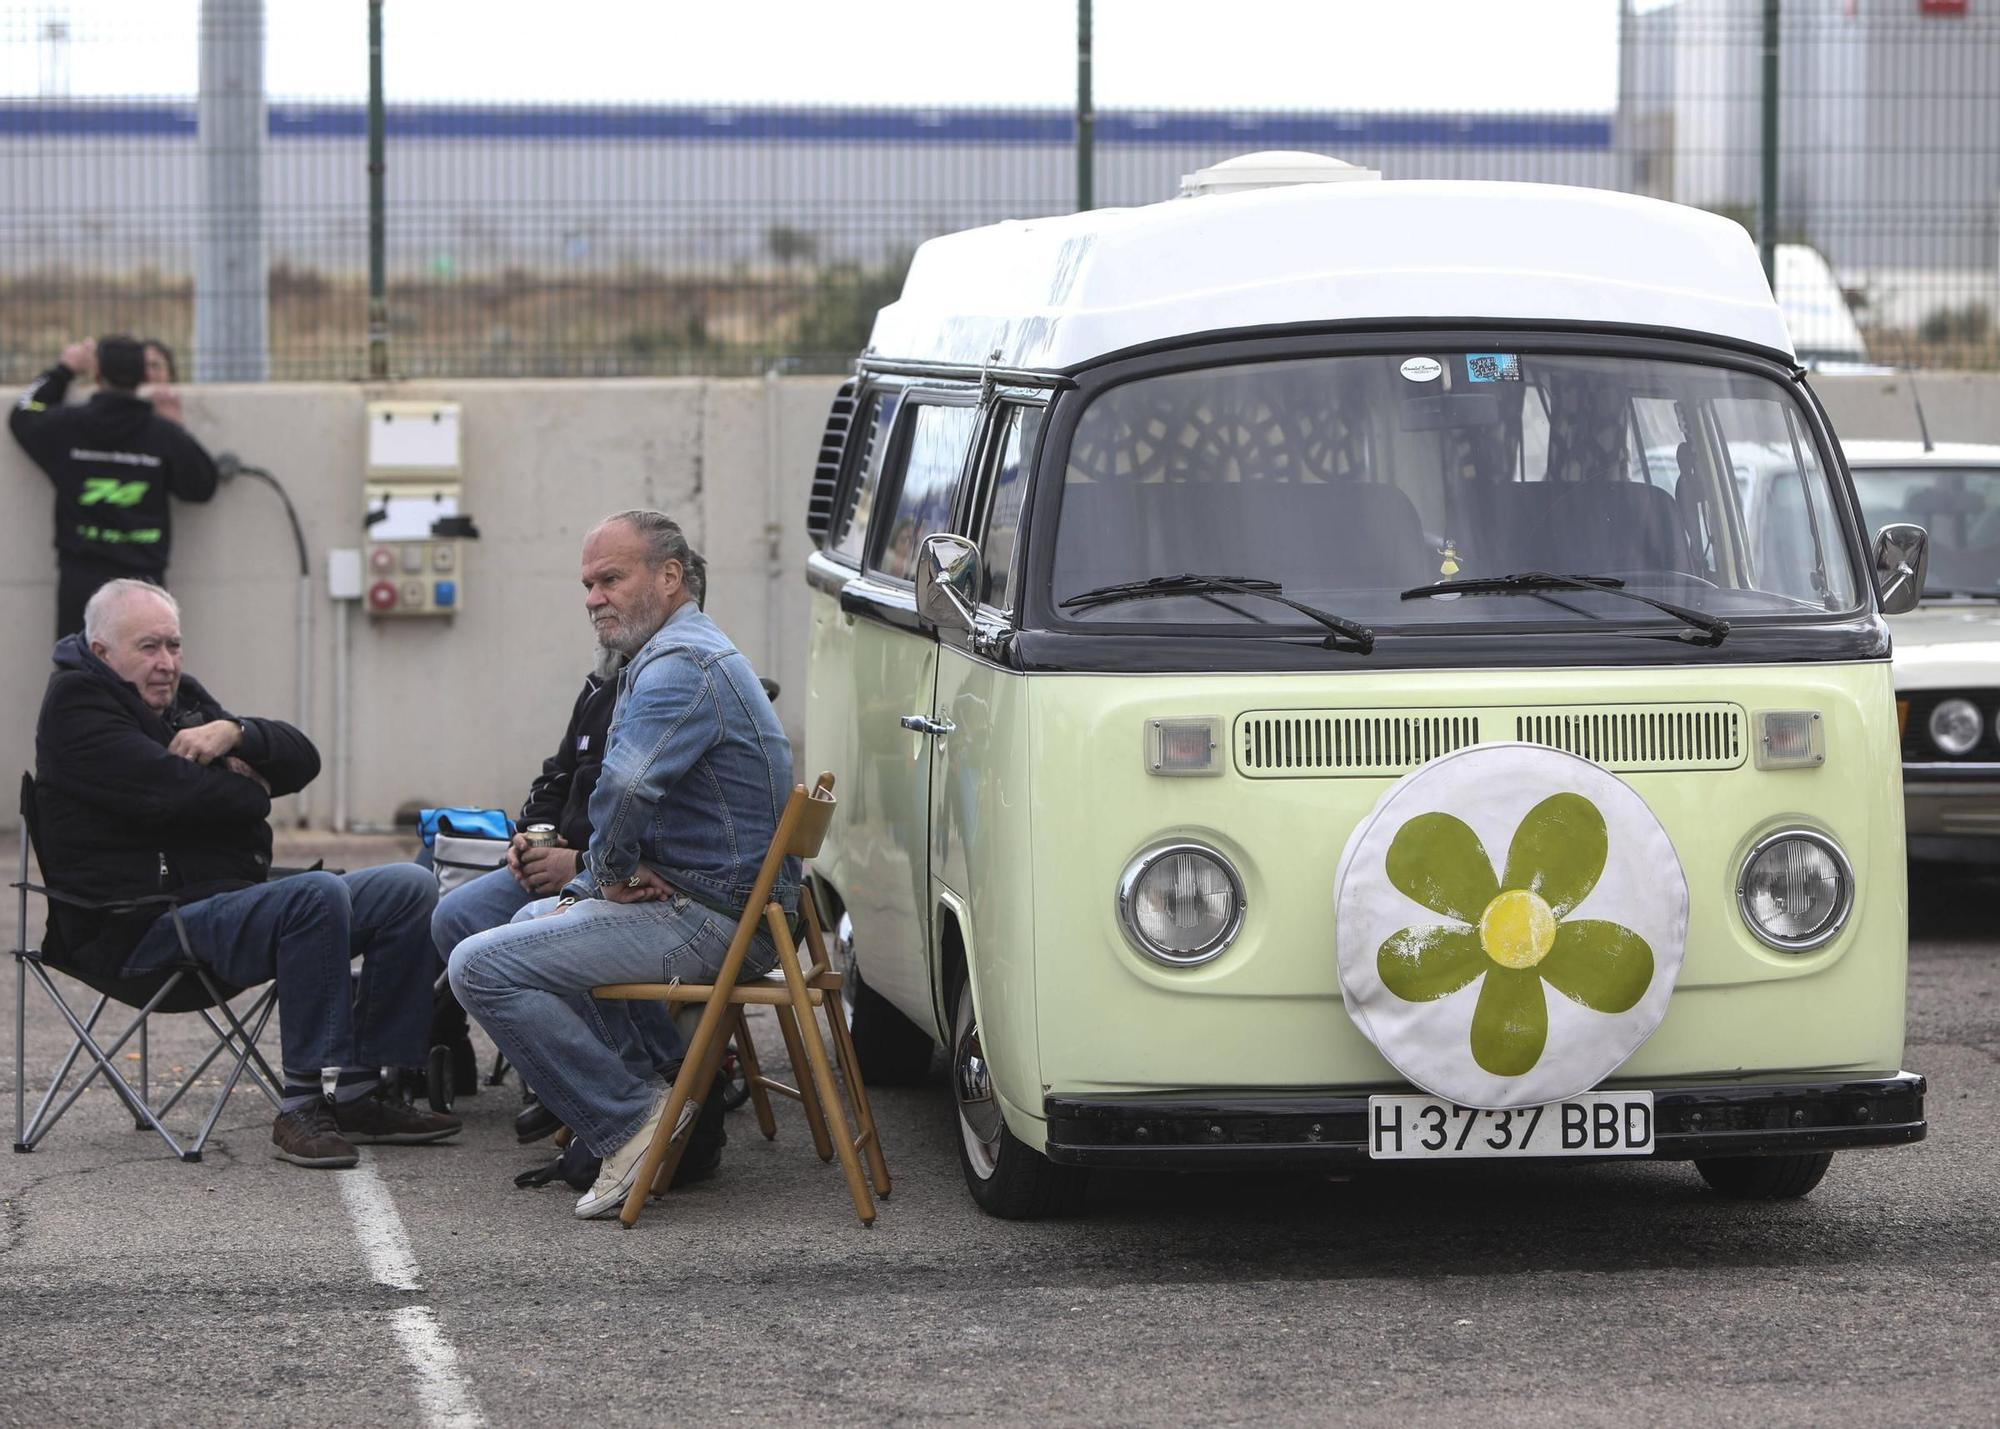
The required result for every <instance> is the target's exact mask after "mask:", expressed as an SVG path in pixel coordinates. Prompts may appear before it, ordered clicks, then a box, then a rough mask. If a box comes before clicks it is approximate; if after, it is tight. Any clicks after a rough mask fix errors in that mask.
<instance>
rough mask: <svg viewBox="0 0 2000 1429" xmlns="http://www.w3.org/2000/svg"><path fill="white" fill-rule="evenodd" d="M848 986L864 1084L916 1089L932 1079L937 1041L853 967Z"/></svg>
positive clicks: (850, 1017) (849, 1012)
mask: <svg viewBox="0 0 2000 1429" xmlns="http://www.w3.org/2000/svg"><path fill="white" fill-rule="evenodd" d="M846 982H847V1030H848V1033H849V1035H850V1036H852V1037H853V1039H854V1055H855V1057H856V1058H857V1059H858V1060H859V1061H860V1063H861V1077H862V1080H863V1081H865V1082H867V1083H869V1084H870V1085H871V1086H879V1087H907V1086H913V1085H915V1084H916V1083H918V1082H921V1081H923V1080H924V1078H926V1077H928V1076H929V1075H930V1071H931V1058H932V1056H933V1055H934V1054H935V1053H936V1051H937V1041H936V1040H935V1039H934V1038H933V1037H932V1036H931V1034H930V1033H928V1032H926V1031H925V1030H924V1029H923V1028H921V1027H919V1026H917V1024H916V1023H914V1022H912V1021H910V1019H909V1018H907V1017H905V1016H903V1014H902V1012H901V1011H900V1010H899V1009H898V1008H897V1006H896V1004H894V1003H893V1002H891V1001H889V999H888V998H886V997H884V996H882V994H881V993H879V992H877V991H875V989H874V988H872V987H870V986H869V985H868V984H867V983H865V982H863V981H862V980H861V969H860V968H858V967H852V966H850V967H849V968H848V970H847V974H846Z"/></svg>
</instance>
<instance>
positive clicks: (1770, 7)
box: [1757, 0, 1779, 288]
mask: <svg viewBox="0 0 2000 1429" xmlns="http://www.w3.org/2000/svg"><path fill="white" fill-rule="evenodd" d="M1778 5H1779V0H1764V155H1763V164H1762V179H1763V184H1762V189H1761V191H1760V193H1759V195H1758V199H1757V256H1758V258H1759V259H1761V260H1762V261H1763V264H1764V278H1765V280H1766V281H1767V282H1769V283H1770V284H1771V285H1772V286H1773V287H1774V288H1775V287H1776V286H1777V282H1778Z"/></svg>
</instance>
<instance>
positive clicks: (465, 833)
mask: <svg viewBox="0 0 2000 1429" xmlns="http://www.w3.org/2000/svg"><path fill="white" fill-rule="evenodd" d="M439 824H443V825H444V831H445V832H446V833H448V834H458V835H459V836H460V837H462V838H473V839H501V840H505V839H508V838H511V837H513V834H514V821H513V820H512V819H510V818H508V817H507V815H506V814H505V813H503V812H502V811H500V810H499V809H419V810H417V831H418V832H419V833H421V834H422V835H423V836H424V847H425V848H429V847H431V846H432V845H433V844H434V843H436V842H437V836H438V825H439Z"/></svg>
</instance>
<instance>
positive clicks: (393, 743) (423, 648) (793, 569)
mask: <svg viewBox="0 0 2000 1429" xmlns="http://www.w3.org/2000/svg"><path fill="white" fill-rule="evenodd" d="M1919 380H1920V383H1921V389H1922V394H1923V401H1924V407H1925V410H1926V412H1927V414H1928V415H1929V418H1930V424H1931V431H1932V433H1933V435H1935V436H1936V437H1937V438H1938V439H1939V440H1940V441H1985V442H2000V377H1996V376H1975V375H1962V374H1932V375H1926V376H1924V377H1922V378H1921V379H1919ZM835 385H836V383H835V380H834V379H830V378H787V379H784V380H782V381H779V382H772V383H765V382H760V381H755V380H747V381H746V380H734V381H709V380H699V379H684V380H672V381H655V380H631V381H600V382H587V381H571V382H562V383H550V382H460V383H412V384H409V385H406V386H398V387H394V388H384V389H379V390H378V389H372V388H365V387H359V386H342V385H332V384H327V385H311V384H297V385H287V384H269V385H264V386H243V387H206V388H190V389H188V391H187V393H186V414H187V420H188V425H189V427H190V429H191V430H193V431H194V432H196V433H197V434H198V435H199V436H201V437H202V439H203V440H204V441H206V442H207V443H208V444H209V446H210V448H211V449H212V450H216V451H221V450H224V449H227V450H232V451H235V452H237V453H239V454H240V455H241V456H242V457H243V458H244V460H246V461H249V462H252V463H254V464H257V465H260V466H264V467H267V468H269V469H270V470H271V471H273V472H274V473H276V474H277V475H278V477H279V478H280V479H281V480H282V481H283V482H284V483H285V486H286V488H287V489H288V490H289V491H290V492H291V494H292V499H293V501H294V502H295V503H296V504H297V506H298V508H299V515H300V520H301V521H302V523H303V524H304V527H305V532H306V541H307V545H308V548H309V550H310V553H311V556H312V561H313V581H312V597H311V606H312V620H313V630H312V638H311V643H310V648H311V675H312V687H313V698H312V708H311V711H310V714H309V715H308V717H307V718H306V719H305V720H304V721H303V724H304V726H305V728H306V730H307V732H308V733H310V734H311V735H312V736H313V738H314V739H315V740H316V741H318V743H319V745H320V749H321V753H322V755H323V756H325V757H327V759H328V760H329V762H330V761H331V757H332V754H333V749H334V745H335V738H334V728H333V724H334V721H333V682H332V673H333V652H334V618H333V617H334V612H333V606H332V603H331V602H330V601H329V600H328V599H327V597H326V594H325V588H326V571H325V553H326V551H327V549H328V548H330V547H340V546H359V545H361V544H362V532H361V520H360V517H361V467H362V442H363V425H364V423H363V407H364V404H365V403H366V402H367V401H368V400H369V398H371V397H373V396H378V395H381V396H391V395H393V396H395V397H398V398H408V399H428V398H435V399H442V400H450V401H456V402H459V403H461V404H462V405H463V409H464V417H463V427H462V430H463V432H464V451H463V458H464V462H465V469H466V478H465V490H466V503H467V506H468V508H469V509H470V511H471V512H472V514H473V516H474V517H475V519H476V520H477V521H478V524H479V528H480V531H481V534H482V539H481V540H479V541H478V542H476V543H474V544H473V545H472V546H471V547H470V551H469V555H468V559H467V565H466V571H465V609H464V611H463V613H461V614H460V615H458V616H456V617H454V618H452V619H450V620H378V619H374V618H371V617H369V616H367V615H364V614H362V613H361V611H360V609H359V607H358V606H357V607H350V608H351V610H352V615H351V618H350V629H349V636H348V648H349V654H350V666H351V669H352V672H353V673H352V681H351V688H352V718H351V721H350V731H351V750H352V756H351V770H350V774H349V779H348V789H349V791H350V793H349V810H350V814H351V817H352V819H353V821H354V822H355V823H356V824H359V825H362V826H371V825H384V824H387V823H389V822H390V821H391V820H392V819H393V818H394V817H395V813H396V810H397V808H398V806H399V805H403V804H409V803H417V804H491V805H496V806H499V807H504V808H513V807H514V806H516V805H518V804H519V802H520V799H521V795H522V793H523V792H524V790H525V788H526V786H527V782H528V780H529V778H530V777H531V776H532V775H533V774H534V772H535V771H536V769H538V768H539V767H540V762H541V760H542V759H543V758H544V757H545V756H546V755H547V754H548V753H549V752H550V751H551V750H552V749H553V747H554V743H555V740H556V739H557V738H558V737H559V735H560V733H561V731H562V727H563V723H564V720H565V718H566V716H567V714H568V711H569V706H570V703H571V701H572V700H573V699H574V697H575V693H576V689H577V686H578V684H579V683H580V682H581V680H582V677H583V674H584V672H585V670H586V669H587V668H588V666H589V657H590V651H591V647H592V641H591V635H590V631H589V627H588V626H587V625H586V623H585V621H584V619H583V605H582V598H581V593H580V591H579V589H578V587H577V581H576V575H577V552H578V548H579V545H580V543H581V541H582V538H583V533H584V531H585V530H587V529H588V528H589V527H590V525H591V524H592V523H593V522H595V521H596V520H597V518H598V517H600V516H603V515H605V514H607V513H609V512H611V511H615V510H620V509H623V508H625V507H631V506H655V507H659V508H661V509H663V510H666V511H668V512H671V513H673V514H674V515H676V516H677V517H679V518H680V519H681V520H682V521H683V522H684V523H685V524H686V526H687V528H688V532H689V535H690V537H691V539H692V540H693V541H694V543H695V545H696V547H697V548H698V549H699V550H701V551H702V552H703V553H704V554H705V555H706V556H707V557H708V561H709V601H708V608H709V611H710V613H711V614H712V615H714V617H715V618H716V620H717V621H718V622H720V624H721V625H722V627H723V628H724V629H725V630H727V631H729V632H730V634H731V635H732V636H733V637H734V638H735V640H736V642H737V644H738V645H739V646H740V647H741V648H742V649H743V651H744V652H745V653H746V654H747V655H748V656H749V657H750V659H751V662H752V663H753V664H755V665H756V667H757V669H758V670H759V671H760V672H761V673H764V674H768V675H770V676H771V677H772V678H773V679H776V680H777V681H779V682H780V684H781V685H782V686H783V687H784V689H783V693H782V695H781V696H780V698H779V701H778V712H779V714H780V716H781V717H782V718H783V720H784V722H785V727H786V728H787V730H789V731H790V733H791V735H792V738H793V739H794V741H797V740H798V738H799V736H800V731H801V727H802V725H803V723H804V720H803V714H804V709H805V705H804V700H805V693H806V679H805V675H806V672H805V654H806V647H805V637H806V588H805V583H804V581H803V579H802V575H801V572H802V568H803V563H804V560H805V550H806V541H805V531H804V513H805V504H806V492H807V487H808V485H809V484H810V480H811V475H812V463H813V458H814V455H815V453H816V451H817V448H818V443H819V436H820V432H821V428H822V425H823V422H824V419H825V415H826V407H827V402H828V400H829V399H830V398H831V396H832V392H833V388H834V386H835ZM1814 386H1815V388H1816V389H1817V390H1818V391H1819V393H1820V395H1821V397H1822V399H1823V400H1824V401H1825V402H1826V405H1827V407H1828V409H1829V410H1830V411H1831V412H1832V414H1833V419H1834V423H1835V426H1836V428H1837V429H1838V430H1839V431H1840V432H1841V433H1842V434H1843V435H1846V436H1851V437H1914V436H1915V435H1916V434H1917V427H1916V419H1915V416H1914V410H1913V408H1912V406H1911V404H1910V396H1909V379H1908V378H1906V377H1900V376H1898V377H1842V378H1825V379H1821V380H1819V381H1816V382H1815V383H1814ZM773 433H775V445H774V443H773V440H772V438H773ZM48 490H49V489H48V486H47V483H46V482H44V481H43V479H42V477H41V475H40V473H39V472H37V471H36V470H35V468H34V467H33V466H32V465H30V464H29V463H28V461H27V460H26V459H25V458H24V457H23V456H22V455H21V453H20V451H19V450H18V449H17V448H16V447H15V446H14V444H13V443H12V442H0V499H4V500H5V501H6V503H7V505H6V508H5V509H6V510H7V512H8V513H9V519H8V520H6V521H5V522H0V669H5V670H8V671H12V672H14V673H13V674H12V675H11V676H10V677H9V678H8V679H7V680H5V681H4V683H0V772H7V771H12V770H15V769H23V768H27V767H29V766H30V765H31V764H32V763H33V761H34V738H33V731H34V723H35V712H36V710H37V709H38V707H39V704H40V700H41V691H42V686H43V683H44V679H45V673H44V672H45V671H46V669H47V661H48V647H49V637H50V634H51V631H52V628H53V624H54V620H55V558H54V554H53V552H52V550H51V548H50V545H49V538H50V520H49V497H48ZM771 530H774V531H775V534H776V537H777V551H776V556H775V559H774V558H773V556H772V552H771V548H770V544H769V538H768V532H769V531H771ZM296 569H297V567H296V562H295V558H294V556H293V552H292V543H291V537H290V533H289V531H288V529H287V527H286V525H285V521H284V515H283V512H282V510H281V508H280V506H279V504H278V500H277V498H276V496H274V495H273V494H272V493H271V492H270V491H269V490H268V489H267V488H265V487H263V486H261V485H258V484H255V483H253V482H251V481H250V480H248V479H246V478H239V479H238V480H237V481H236V482H235V483H234V484H233V485H230V486H228V487H225V488H224V489H223V490H222V491H221V492H220V493H219V494H218V495H217V496H216V499H215V500H214V502H213V503H211V504H210V505H207V506H182V507H179V508H177V510H176V514H175V536H174V560H173V566H172V570H171V572H170V580H171V584H172V586H173V589H174V591H175V593H176V595H178V596H179V598H180V600H181V601H182V604H183V613H184V622H183V623H184V628H185V632H186V635H187V642H188V644H187V652H188V653H187V667H188V669H189V670H191V671H193V672H194V673H196V674H197V675H199V676H200V677H201V679H202V680H203V681H204V682H205V683H207V684H208V685H209V686H210V687H211V688H212V689H213V691H214V692H215V693H216V695H217V697H218V698H220V699H221V700H222V701H223V702H224V703H225V704H227V705H229V706H230V707H231V708H232V709H235V710H237V711H239V712H242V713H250V714H259V713H262V714H272V715H277V716H279V717H281V718H286V719H296V718H297V713H296V710H295V708H294V695H293V689H294V663H293V651H294V649H295V640H294V631H295V629H296V625H295V619H296V617H295V610H296V606H295V599H296V591H297V575H296ZM309 797H310V801H311V810H310V812H311V815H312V818H313V820H314V822H315V823H318V824H321V825H324V824H325V823H326V822H327V820H328V819H329V817H330V816H331V814H332V812H333V799H334V794H333V787H332V770H331V769H329V771H328V773H327V774H326V775H323V776H322V778H321V780H320V782H319V784H318V785H316V786H315V787H314V789H313V790H312V791H311V794H310V796H309ZM281 812H282V811H281ZM294 812H295V811H294ZM13 815H14V810H13V807H12V804H11V801H9V802H8V804H7V805H6V806H5V808H4V810H0V824H4V826H11V824H12V822H13Z"/></svg>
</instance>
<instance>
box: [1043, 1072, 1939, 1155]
mask: <svg viewBox="0 0 2000 1429" xmlns="http://www.w3.org/2000/svg"><path fill="white" fill-rule="evenodd" d="M1663 1081H1664V1083H1665V1084H1664V1085H1660V1084H1657V1083H1656V1084H1653V1085H1652V1087H1651V1088H1650V1089H1651V1090H1652V1092H1653V1126H1654V1133H1653V1153H1652V1159H1653V1160H1655V1161H1681V1160H1687V1159H1690V1158H1693V1157H1709V1156H1787V1155H1798V1154H1801V1153H1811V1152H1816V1151H1835V1150H1841V1149H1845V1148H1850V1147H1858V1146H1907V1145H1909V1144H1910V1143H1912V1142H1917V1141H1922V1140H1923V1139H1924V1135H1925V1133H1926V1131H1927V1130H1928V1129H1929V1128H1928V1123H1927V1121H1926V1120H1925V1116H1924V1093H1925V1092H1926V1090H1927V1089H1928V1088H1927V1086H1926V1083H1925V1081H1924V1079H1923V1078H1922V1077H1921V1076H1918V1075H1917V1074H1915V1073H1913V1072H1876V1073H1873V1074H1869V1073H1862V1074H1860V1075H1857V1076H1849V1077H1829V1078H1826V1079H1825V1080H1808V1079H1805V1078H1801V1077H1799V1076H1798V1075H1797V1074H1795V1073H1794V1074H1790V1075H1784V1074H1773V1075H1764V1076H1751V1077H1745V1078H1742V1079H1741V1080H1739V1081H1735V1082H1692V1081H1690V1082H1676V1081H1675V1080H1674V1079H1672V1078H1666V1079H1663ZM1384 1090H1385V1091H1390V1090H1393V1091H1398V1092H1407V1091H1409V1090H1410V1089H1409V1088H1401V1087H1399V1088H1384ZM1604 1090H1616V1087H1615V1085H1614V1086H1610V1087H1606V1088H1604ZM1042 1112H1043V1115H1045V1116H1046V1117H1047V1118H1048V1122H1049V1133H1048V1157H1049V1160H1051V1161H1054V1162H1056V1163H1057V1164H1059V1165H1064V1166H1120V1167H1131V1168H1134V1169H1142V1170H1152V1169H1156V1168H1162V1167H1178V1168H1181V1169H1186V1170H1197V1169H1198V1170H1214V1169H1219V1168H1222V1167H1242V1166H1279V1167H1282V1166H1294V1167H1298V1166H1311V1165H1324V1164H1327V1163H1329V1162H1331V1163H1353V1162H1356V1161H1366V1160H1367V1159H1368V1145H1367V1138H1368V1097H1367V1096H1366V1094H1349V1095H1327V1094H1324V1093H1317V1092H1282V1091H1267V1092H1243V1091H1234V1092H1223V1093H1217V1094H1214V1095H1207V1096H1205V1095H1202V1094H1200V1093H1195V1092H1186V1093H1182V1094H1179V1095H1168V1096H1158V1097H1116V1098H1114V1097H1095V1098H1089V1099H1086V1098H1082V1097H1071V1096H1047V1097H1044V1098H1043V1099H1042ZM1636 1159H1639V1160H1644V1159H1646V1158H1644V1157H1640V1158H1636Z"/></svg>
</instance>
